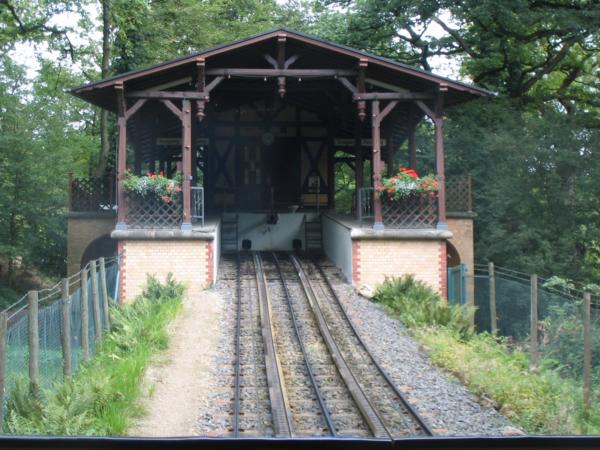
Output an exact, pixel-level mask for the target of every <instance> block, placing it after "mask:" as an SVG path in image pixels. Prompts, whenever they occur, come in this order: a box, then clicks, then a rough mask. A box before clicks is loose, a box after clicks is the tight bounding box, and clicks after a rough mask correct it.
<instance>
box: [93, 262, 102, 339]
mask: <svg viewBox="0 0 600 450" xmlns="http://www.w3.org/2000/svg"><path fill="white" fill-rule="evenodd" d="M90 271H91V273H90V275H91V277H92V305H93V310H92V312H93V313H94V336H95V337H96V344H97V343H99V342H100V338H101V337H102V329H101V323H100V298H99V297H100V294H99V292H98V276H97V273H96V261H94V260H93V261H90Z"/></svg>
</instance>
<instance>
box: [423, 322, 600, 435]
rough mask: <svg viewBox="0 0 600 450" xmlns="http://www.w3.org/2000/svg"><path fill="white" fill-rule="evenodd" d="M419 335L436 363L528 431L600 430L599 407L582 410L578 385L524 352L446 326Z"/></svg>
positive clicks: (492, 339) (592, 431) (505, 344)
mask: <svg viewBox="0 0 600 450" xmlns="http://www.w3.org/2000/svg"><path fill="white" fill-rule="evenodd" d="M416 336H417V338H418V339H419V340H420V341H421V342H423V343H424V344H425V345H426V346H427V347H428V348H429V350H430V353H429V357H430V359H431V360H432V361H433V362H434V363H435V364H437V365H439V366H441V367H444V368H446V369H447V370H449V371H450V372H452V373H453V374H455V375H456V376H457V377H458V378H459V379H460V380H461V381H462V382H463V383H464V384H466V385H467V386H468V387H469V389H470V390H472V391H473V392H475V393H477V394H480V395H481V394H483V395H486V396H488V397H490V398H492V399H493V400H495V401H496V402H497V403H499V405H500V411H501V412H502V413H503V414H504V415H506V416H507V417H508V418H510V419H511V420H513V421H514V422H515V423H518V424H519V425H521V426H522V427H523V428H525V430H526V431H528V432H530V433H551V434H570V433H575V434H577V433H586V434H596V433H599V432H600V407H599V405H597V404H595V405H593V407H592V410H591V411H590V413H589V414H585V413H584V410H583V401H582V397H581V384H580V383H579V382H576V381H574V380H568V379H563V378H561V376H560V374H559V373H558V372H557V371H555V370H552V369H550V368H548V367H541V368H540V369H539V371H538V372H537V373H534V372H531V371H530V370H529V358H528V356H527V355H526V354H525V353H523V352H519V351H511V349H510V347H509V346H508V344H507V343H506V342H505V341H504V340H502V339H500V338H496V337H493V336H491V335H489V334H487V333H484V334H473V335H472V336H470V337H469V339H466V340H465V339H464V338H462V337H461V336H459V335H458V333H456V332H455V331H453V330H450V329H448V328H423V329H421V330H418V331H416Z"/></svg>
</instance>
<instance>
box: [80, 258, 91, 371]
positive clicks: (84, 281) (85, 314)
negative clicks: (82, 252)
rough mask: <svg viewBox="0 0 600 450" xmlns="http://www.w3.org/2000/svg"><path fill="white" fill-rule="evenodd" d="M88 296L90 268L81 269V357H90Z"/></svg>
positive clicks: (85, 359)
mask: <svg viewBox="0 0 600 450" xmlns="http://www.w3.org/2000/svg"><path fill="white" fill-rule="evenodd" d="M89 301H90V300H89V297H88V270H87V268H85V267H84V268H83V269H82V270H81V358H82V359H83V360H84V361H88V360H89V359H90V309H89Z"/></svg>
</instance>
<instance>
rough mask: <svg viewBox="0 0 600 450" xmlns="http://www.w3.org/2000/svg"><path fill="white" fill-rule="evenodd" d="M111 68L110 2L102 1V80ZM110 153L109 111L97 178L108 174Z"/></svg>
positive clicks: (103, 112)
mask: <svg viewBox="0 0 600 450" xmlns="http://www.w3.org/2000/svg"><path fill="white" fill-rule="evenodd" d="M109 68H110V0H102V67H101V74H102V78H106V77H108V71H109ZM108 152H109V137H108V111H107V110H105V109H102V110H101V111H100V157H99V158H98V166H97V167H96V176H97V177H101V176H102V175H104V173H105V172H106V165H107V162H108Z"/></svg>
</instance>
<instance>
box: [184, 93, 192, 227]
mask: <svg viewBox="0 0 600 450" xmlns="http://www.w3.org/2000/svg"><path fill="white" fill-rule="evenodd" d="M181 133H182V136H181V158H182V163H183V189H182V190H183V222H182V224H181V229H182V230H191V229H192V208H191V200H192V189H191V180H190V178H191V176H192V107H191V104H190V101H189V100H182V102H181Z"/></svg>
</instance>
